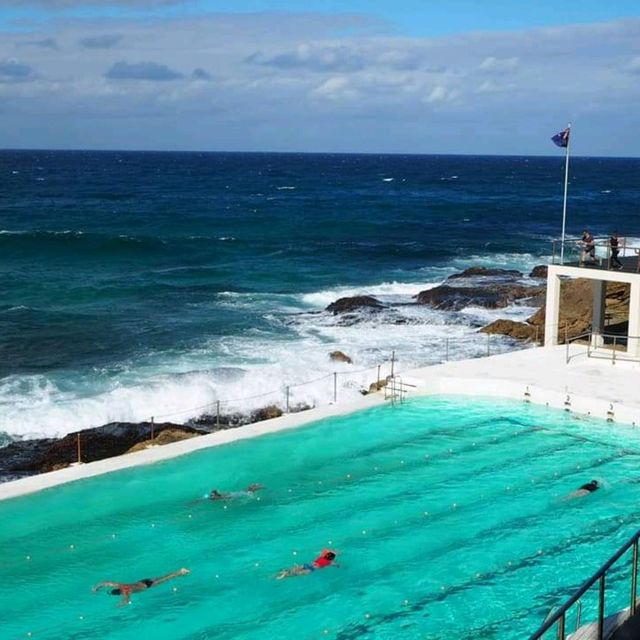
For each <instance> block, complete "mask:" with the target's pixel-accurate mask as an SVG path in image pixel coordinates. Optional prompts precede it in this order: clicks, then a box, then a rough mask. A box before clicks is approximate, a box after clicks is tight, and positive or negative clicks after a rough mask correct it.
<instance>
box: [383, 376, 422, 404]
mask: <svg viewBox="0 0 640 640" xmlns="http://www.w3.org/2000/svg"><path fill="white" fill-rule="evenodd" d="M408 387H415V385H414V384H408V383H406V382H402V378H401V377H400V376H389V377H388V378H387V384H386V385H385V387H384V399H385V400H391V404H393V405H395V404H396V403H400V404H402V403H403V402H404V400H405V396H406V394H407V392H408Z"/></svg>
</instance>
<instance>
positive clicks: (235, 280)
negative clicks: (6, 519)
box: [0, 151, 640, 441]
mask: <svg viewBox="0 0 640 640" xmlns="http://www.w3.org/2000/svg"><path fill="white" fill-rule="evenodd" d="M570 175H571V180H570V187H569V207H568V218H567V220H568V225H567V231H568V233H569V234H571V235H576V236H577V235H579V233H580V232H581V230H582V229H583V228H589V229H590V230H591V231H592V232H593V233H594V234H596V235H606V234H608V233H610V232H611V231H612V230H618V231H619V233H620V234H621V235H626V236H634V235H635V236H639V235H640V229H639V223H640V209H639V203H640V179H639V178H640V159H614V158H609V159H604V158H574V159H572V162H571V174H570ZM563 178H564V156H563V154H562V152H559V153H558V155H557V156H554V157H548V158H541V157H486V156H483V157H474V156H428V155H425V156H415V155H411V156H409V155H407V156H403V155H339V154H336V155H332V154H266V153H260V154H257V153H164V152H157V153H156V152H144V153H142V152H83V151H0V434H3V435H0V440H2V439H3V438H4V441H6V440H7V439H10V438H15V437H27V438H30V437H39V436H43V435H49V436H50V435H62V434H65V433H68V432H70V431H74V430H76V429H79V428H85V427H89V426H97V425H100V424H105V423H107V422H110V421H115V420H121V421H122V420H132V421H139V420H147V419H149V418H150V417H151V416H154V417H156V419H159V418H162V417H163V416H165V417H166V419H170V420H173V421H182V420H184V419H188V418H191V417H195V416H197V415H198V414H200V413H202V412H203V410H206V407H207V406H208V405H209V408H210V405H211V403H215V402H216V401H217V400H220V401H222V402H223V404H224V407H225V409H228V410H231V409H238V410H243V409H247V408H249V407H251V406H262V405H264V404H268V403H271V402H272V401H277V402H280V401H282V397H283V389H284V388H285V387H286V386H288V385H296V384H299V383H301V382H304V381H307V380H311V379H316V378H323V381H321V382H319V383H317V384H309V385H303V386H299V387H295V390H291V394H292V396H291V401H292V402H299V403H307V404H314V403H321V402H328V401H331V399H332V398H333V394H334V393H335V390H334V387H333V380H332V376H331V374H332V372H334V371H338V372H340V374H341V375H340V378H339V380H340V383H339V394H338V395H339V396H340V397H341V398H342V397H345V395H349V394H356V393H358V392H359V389H360V386H362V385H365V384H366V383H367V382H368V381H371V379H372V375H373V377H374V378H375V374H371V373H367V374H354V375H353V376H349V375H348V372H349V371H353V370H358V371H360V370H361V369H365V368H372V370H375V366H376V365H377V364H378V363H380V362H382V361H383V360H387V359H388V358H389V357H390V356H391V352H392V351H395V357H396V358H397V366H398V367H400V368H401V369H402V370H406V369H410V368H412V367H416V366H421V365H426V364H429V363H432V362H436V361H440V360H442V358H443V344H444V339H445V338H446V337H449V338H450V339H451V343H450V345H449V347H448V355H449V357H451V358H461V357H469V356H474V355H480V354H481V353H483V352H484V351H485V350H486V337H485V336H482V337H481V336H479V335H478V334H477V329H478V328H479V327H480V326H482V325H483V324H486V323H487V322H490V321H491V320H493V319H495V318H497V317H512V318H515V319H524V318H526V317H527V316H528V315H529V314H530V313H532V311H533V310H532V309H531V308H529V307H527V306H526V305H515V306H514V307H512V308H509V309H502V310H487V309H483V308H480V307H473V306H472V307H469V308H467V309H463V310H462V311H460V312H451V311H436V310H433V309H430V308H427V307H424V306H417V305H414V304H412V296H414V295H415V294H417V293H418V292H419V291H421V290H423V289H426V288H429V287H432V286H434V285H436V284H439V283H441V282H442V281H443V280H444V279H445V278H446V277H447V276H449V275H451V274H452V273H455V272H457V271H460V270H462V269H464V268H467V267H470V266H476V265H482V266H491V267H502V268H516V269H520V270H522V271H523V272H524V273H525V274H526V273H528V272H529V270H530V269H531V268H532V267H533V266H535V265H537V264H541V263H546V262H547V261H548V259H549V256H550V253H551V244H550V241H551V239H552V238H556V237H558V236H559V235H560V226H561V211H562V190H563ZM364 293H367V294H371V295H374V296H376V297H377V298H379V299H380V300H381V301H383V302H385V303H387V304H388V305H390V308H389V309H387V310H385V311H384V312H382V313H379V314H362V315H361V316H358V317H356V318H355V319H352V320H351V321H349V322H346V321H345V319H344V318H343V317H341V316H334V315H332V314H330V313H327V312H325V311H324V309H325V307H326V306H327V305H328V304H329V303H330V302H332V301H334V300H336V299H338V298H340V297H342V296H348V295H356V294H364ZM497 340H498V341H499V340H500V339H497ZM502 340H503V347H504V348H512V347H513V346H514V345H513V344H512V343H509V341H508V339H506V338H504V339H502ZM336 349H339V350H342V351H344V352H345V353H347V354H348V355H349V356H350V357H351V358H352V359H353V364H352V365H348V364H345V363H335V362H332V361H331V360H330V359H329V357H328V354H329V353H330V352H331V351H333V350H336ZM358 375H360V378H358ZM324 376H328V378H324ZM255 396H260V397H257V398H256V397H255Z"/></svg>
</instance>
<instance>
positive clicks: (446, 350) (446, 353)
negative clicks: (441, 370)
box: [444, 338, 449, 362]
mask: <svg viewBox="0 0 640 640" xmlns="http://www.w3.org/2000/svg"><path fill="white" fill-rule="evenodd" d="M444 360H445V362H449V338H445V339H444Z"/></svg>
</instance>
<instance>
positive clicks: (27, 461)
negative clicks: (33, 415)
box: [2, 422, 203, 473]
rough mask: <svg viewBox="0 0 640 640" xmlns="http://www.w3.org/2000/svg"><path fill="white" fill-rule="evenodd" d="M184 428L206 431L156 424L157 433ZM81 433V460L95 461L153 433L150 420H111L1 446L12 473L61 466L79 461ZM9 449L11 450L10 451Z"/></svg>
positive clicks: (168, 423)
mask: <svg viewBox="0 0 640 640" xmlns="http://www.w3.org/2000/svg"><path fill="white" fill-rule="evenodd" d="M176 428H177V429H181V430H184V431H188V432H191V433H194V434H197V433H203V432H202V431H199V430H197V429H194V428H193V427H187V426H183V425H176V424H173V423H171V422H165V423H160V424H155V425H154V426H153V429H154V434H159V433H161V432H162V431H164V430H166V429H176ZM78 433H80V455H81V460H82V462H93V461H94V460H102V459H104V458H112V457H113V456H119V455H121V454H123V453H126V452H127V451H128V450H129V449H131V447H133V446H134V445H135V444H137V443H138V442H142V441H144V440H148V439H149V437H150V435H151V423H150V422H139V423H132V422H112V423H110V424H107V425H104V426H102V427H95V428H93V429H84V430H83V431H80V432H77V431H76V432H74V433H69V434H68V435H66V436H64V438H60V439H53V440H52V439H50V438H47V439H44V440H23V441H21V442H20V443H17V442H14V443H11V444H10V445H9V446H8V447H5V448H4V449H2V453H3V456H2V458H3V462H6V459H7V458H10V461H9V463H8V465H6V466H7V467H8V468H7V471H8V472H11V473H15V472H21V473H41V472H45V471H52V470H53V469H54V468H62V467H64V466H67V465H69V464H71V463H73V462H77V461H78V437H77V436H78ZM14 445H20V453H19V455H15V453H14V454H13V455H12V453H13V452H12V451H11V449H10V448H11V447H13V446H14ZM7 449H9V451H7Z"/></svg>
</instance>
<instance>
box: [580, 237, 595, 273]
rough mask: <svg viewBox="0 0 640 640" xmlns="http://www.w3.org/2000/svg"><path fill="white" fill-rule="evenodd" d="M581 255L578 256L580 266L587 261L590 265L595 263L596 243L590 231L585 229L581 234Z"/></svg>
mask: <svg viewBox="0 0 640 640" xmlns="http://www.w3.org/2000/svg"><path fill="white" fill-rule="evenodd" d="M581 242H582V253H581V254H580V266H583V265H584V264H585V263H586V262H587V261H588V262H589V263H590V264H595V262H596V242H595V240H594V239H593V236H592V235H591V232H590V231H587V230H586V229H585V230H584V231H583V232H582V239H581Z"/></svg>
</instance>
